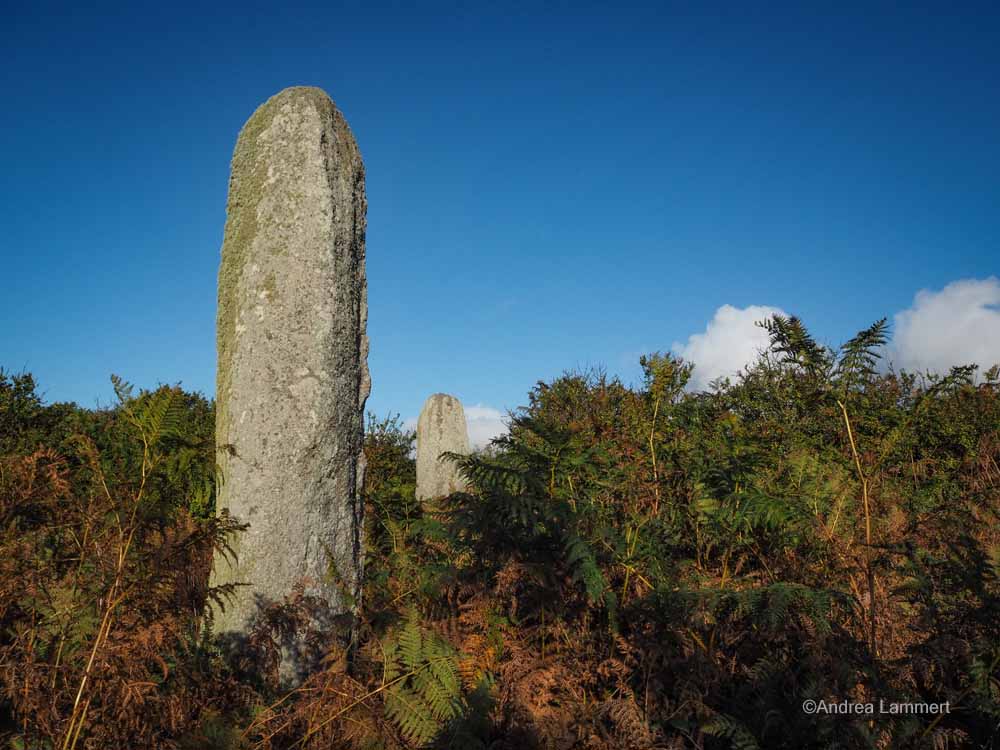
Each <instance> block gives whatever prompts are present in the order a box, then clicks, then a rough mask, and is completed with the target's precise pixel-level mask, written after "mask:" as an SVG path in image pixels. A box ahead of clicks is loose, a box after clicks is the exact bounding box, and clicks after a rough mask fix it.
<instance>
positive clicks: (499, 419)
mask: <svg viewBox="0 0 1000 750" xmlns="http://www.w3.org/2000/svg"><path fill="white" fill-rule="evenodd" d="M464 411H465V424H466V427H467V429H468V431H469V445H470V446H472V449H473V450H479V449H480V448H485V447H486V446H487V445H489V444H490V441H491V440H492V439H493V438H495V437H499V436H500V435H506V434H507V433H508V432H509V431H510V430H509V427H508V425H507V415H506V414H505V413H504V412H502V411H500V410H499V409H494V408H493V407H492V406H486V405H485V404H475V405H474V406H466V407H464ZM403 427H404V428H405V429H407V430H416V429H417V417H410V418H409V419H406V420H404V422H403Z"/></svg>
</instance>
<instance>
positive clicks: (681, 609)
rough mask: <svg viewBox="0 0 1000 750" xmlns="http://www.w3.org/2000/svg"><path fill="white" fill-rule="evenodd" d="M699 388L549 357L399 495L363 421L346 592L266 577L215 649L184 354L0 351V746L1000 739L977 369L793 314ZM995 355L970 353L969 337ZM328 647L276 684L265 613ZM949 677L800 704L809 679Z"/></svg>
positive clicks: (399, 458) (205, 413)
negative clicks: (349, 610)
mask: <svg viewBox="0 0 1000 750" xmlns="http://www.w3.org/2000/svg"><path fill="white" fill-rule="evenodd" d="M766 327H767V330H768V332H769V334H770V339H771V347H770V350H769V351H768V352H766V353H764V354H762V356H761V358H760V359H759V361H758V362H757V363H756V364H754V365H753V366H752V367H750V368H748V370H747V371H746V372H745V373H743V374H741V375H740V376H739V377H737V378H735V379H733V380H732V381H723V382H718V383H716V384H715V386H714V387H713V389H712V390H710V391H709V392H704V393H692V392H689V391H688V390H686V388H685V386H686V384H687V382H688V379H689V377H690V375H691V369H690V366H689V365H687V364H685V363H683V362H682V361H680V360H678V359H677V358H675V357H672V356H669V355H659V354H654V355H651V356H648V357H644V358H643V359H642V367H643V370H644V373H645V378H644V382H643V383H642V385H641V386H638V387H627V386H626V385H623V384H622V383H621V382H619V381H618V380H616V379H613V378H608V377H606V376H604V375H603V374H601V373H584V374H579V373H578V374H567V375H565V376H563V377H561V378H559V379H557V380H555V381H553V382H549V383H539V384H538V385H537V386H536V387H535V388H534V389H533V390H532V391H531V392H530V393H529V394H528V396H527V402H528V403H527V405H526V406H524V407H522V408H521V409H519V410H517V411H516V412H515V413H514V415H513V417H512V423H511V430H510V434H509V435H508V436H505V437H503V438H501V439H499V440H497V441H496V442H495V443H494V445H493V446H492V447H491V448H490V449H489V450H487V451H485V452H482V453H479V454H476V455H473V456H464V457H463V456H453V457H452V460H455V461H457V462H458V463H459V464H460V466H461V468H462V470H463V472H464V473H465V475H466V476H467V477H468V479H469V481H470V491H469V492H468V493H460V494H455V495H452V496H451V497H450V498H448V499H447V501H445V502H444V503H442V504H440V505H439V504H435V507H434V512H433V513H432V512H429V511H428V512H425V511H424V510H423V509H422V508H421V507H420V505H419V504H418V503H417V502H416V501H415V499H414V484H415V470H414V463H413V460H412V458H411V455H412V449H413V440H414V437H413V435H412V434H411V433H409V432H407V431H405V430H404V429H403V428H402V426H401V424H400V422H399V421H398V420H397V419H394V418H387V419H383V420H379V419H375V418H373V417H369V420H368V429H367V433H366V454H367V457H368V477H367V483H366V490H365V493H366V527H367V557H366V584H365V589H364V594H363V599H362V601H361V602H360V606H359V608H358V611H357V615H356V616H354V617H350V618H345V620H344V622H342V623H341V624H340V627H339V628H338V629H337V630H336V631H335V632H308V627H309V625H308V623H309V622H310V618H309V612H310V608H311V607H312V606H313V602H311V601H310V600H309V597H307V596H305V595H303V594H302V593H301V592H290V595H289V597H288V598H287V600H285V601H284V602H282V603H280V604H277V605H275V606H273V607H271V608H270V609H268V610H267V611H265V612H262V613H261V617H260V621H259V624H258V626H257V628H256V631H255V632H254V634H253V637H252V638H251V641H250V651H249V652H248V653H247V654H246V655H245V658H243V659H241V660H239V661H238V662H227V661H226V660H225V659H223V656H222V654H221V653H220V652H219V651H218V650H217V649H216V648H215V646H214V645H213V641H212V637H211V622H208V621H206V618H205V615H204V612H205V604H206V601H208V599H209V598H210V597H212V598H214V599H216V600H219V601H221V602H223V603H224V602H225V598H226V594H227V591H226V590H211V589H209V587H208V571H209V568H210V564H211V557H212V554H213V553H214V554H225V553H226V550H227V540H228V539H230V538H231V535H232V533H234V531H235V530H237V529H238V528H239V524H238V519H230V518H228V517H225V516H223V517H221V518H216V516H215V510H214V482H215V460H214V450H215V448H214V407H213V404H212V403H211V402H208V401H206V400H205V399H204V398H202V397H201V396H199V395H196V394H191V393H186V392H185V391H183V390H181V389H180V388H178V387H166V386H164V387H160V388H158V389H156V390H154V391H149V392H146V391H144V392H139V393H136V392H135V391H133V389H132V388H131V387H129V386H128V385H127V384H125V383H123V382H121V381H118V380H116V381H115V387H116V392H117V394H118V399H119V402H118V404H117V405H115V406H114V407H113V408H107V409H98V410H85V409H80V408H78V407H76V406H73V405H66V404H54V405H50V406H46V405H44V404H43V403H42V401H41V399H40V397H39V395H38V393H37V390H36V386H35V383H34V380H33V379H32V377H31V376H30V375H26V374H23V375H12V374H9V373H3V372H2V371H0V520H2V524H0V626H2V627H0V743H3V746H4V747H9V748H46V749H48V748H51V749H53V750H55V749H58V750H71V749H73V748H95V749H96V748H214V749H217V750H222V749H223V748H229V749H232V750H235V749H237V748H243V749H246V750H251V749H253V750H271V749H274V750H278V749H279V748H280V749H285V748H303V749H311V750H327V749H329V748H417V747H435V748H494V749H499V748H509V749H510V750H516V749H521V748H524V749H529V748H567V749H568V748H591V749H594V750H596V749H604V748H606V749H608V750H610V749H612V748H636V749H643V748H706V749H715V748H719V749H723V748H765V749H769V748H788V749H789V750H796V749H799V748H831V749H832V748H888V747H900V748H924V747H927V748H961V747H970V748H988V747H997V746H1000V579H998V576H1000V377H998V371H997V368H996V367H994V368H992V369H990V370H989V371H987V372H985V373H978V376H977V372H978V371H977V370H976V369H975V368H974V367H971V366H969V367H958V368H956V369H954V370H953V371H952V372H951V373H950V374H948V375H947V376H941V377H932V376H927V377H918V376H915V375H912V374H906V373H889V374H886V373H885V372H884V371H883V370H881V369H880V368H879V367H878V361H877V351H878V350H879V347H880V346H881V345H882V344H883V343H884V340H885V322H884V321H880V322H879V323H876V324H875V325H873V326H872V327H871V328H869V329H867V330H865V331H862V332H860V333H859V334H858V335H857V336H855V337H854V338H853V339H851V340H850V341H849V342H848V343H847V344H845V345H844V346H843V347H842V348H841V349H840V350H838V351H831V350H829V349H826V348H824V347H822V346H820V345H818V344H817V343H816V342H815V341H814V340H813V339H812V338H811V337H810V335H809V333H808V331H807V330H806V329H805V328H804V327H803V325H802V324H801V322H800V321H798V320H796V319H795V318H781V317H776V318H774V319H772V320H770V321H767V323H766ZM984 364H991V363H984ZM292 630H299V631H300V632H301V633H302V635H304V636H305V637H307V638H309V639H311V640H312V642H313V643H315V644H317V645H318V646H320V647H321V648H323V649H324V651H325V652H326V653H327V654H328V656H327V658H326V661H325V667H324V669H323V670H322V671H320V672H318V673H317V674H315V675H313V677H311V678H310V679H309V680H308V681H307V682H306V683H305V684H304V685H302V686H301V687H299V688H298V689H296V690H294V691H291V692H288V691H285V690H283V689H282V688H281V686H280V684H279V682H278V676H277V663H278V655H279V650H278V643H279V642H280V641H281V640H282V638H283V637H285V636H286V635H287V634H288V633H289V632H290V631H292ZM810 700H811V701H826V702H830V703H839V702H842V701H849V702H862V703H863V702H874V703H875V704H876V705H877V704H878V703H879V702H880V701H883V702H885V703H945V702H948V703H949V708H950V711H949V712H947V713H934V714H926V715H899V714H878V713H876V714H875V715H873V716H871V715H865V714H860V715H858V714H848V715H843V714H825V713H817V714H809V713H807V712H806V711H804V710H803V703H804V702H806V701H810Z"/></svg>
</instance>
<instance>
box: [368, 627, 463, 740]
mask: <svg viewBox="0 0 1000 750" xmlns="http://www.w3.org/2000/svg"><path fill="white" fill-rule="evenodd" d="M385 680H386V684H387V685H388V686H389V687H388V689H387V690H386V698H385V713H386V716H387V717H388V718H389V720H390V721H392V723H393V724H395V726H396V727H397V729H398V730H399V732H400V734H402V736H403V737H404V738H405V739H406V740H407V741H408V742H410V743H412V744H414V745H416V746H422V745H426V744H427V743H428V742H430V741H431V740H432V739H434V737H436V736H437V735H438V734H439V733H440V732H441V731H442V730H443V729H444V728H445V727H446V726H447V725H448V724H449V723H450V722H452V721H454V720H456V719H458V718H459V717H460V716H461V715H462V714H463V710H464V703H463V700H462V686H461V680H460V679H459V674H458V654H457V653H456V652H455V650H454V649H453V648H452V647H451V645H450V644H449V643H448V642H447V641H445V640H444V639H443V638H441V637H440V636H438V635H437V634H435V633H433V632H431V631H429V630H427V629H425V628H424V627H422V626H421V624H420V618H419V615H418V614H417V612H416V611H415V610H411V611H410V612H409V614H408V615H407V616H406V620H405V621H404V623H403V626H402V628H401V629H400V631H399V633H398V635H397V636H396V638H395V640H393V641H391V642H390V643H389V645H388V647H387V648H386V655H385Z"/></svg>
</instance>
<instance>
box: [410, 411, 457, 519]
mask: <svg viewBox="0 0 1000 750" xmlns="http://www.w3.org/2000/svg"><path fill="white" fill-rule="evenodd" d="M442 453H460V454H464V455H467V454H468V453H470V451H469V433H468V428H467V426H466V424H465V410H464V409H463V408H462V402H461V401H459V400H458V399H457V398H455V397H454V396H449V395H448V394H447V393H435V394H434V395H433V396H431V397H430V398H428V399H427V401H426V402H425V403H424V408H423V409H422V410H421V412H420V419H419V420H418V421H417V500H420V501H425V500H433V499H435V498H439V497H444V496H445V495H450V494H451V493H453V492H461V491H463V490H465V488H466V484H465V480H464V479H463V478H462V476H461V474H459V472H458V467H457V466H455V464H454V463H453V462H452V461H447V460H444V459H441V458H440V456H441V454H442Z"/></svg>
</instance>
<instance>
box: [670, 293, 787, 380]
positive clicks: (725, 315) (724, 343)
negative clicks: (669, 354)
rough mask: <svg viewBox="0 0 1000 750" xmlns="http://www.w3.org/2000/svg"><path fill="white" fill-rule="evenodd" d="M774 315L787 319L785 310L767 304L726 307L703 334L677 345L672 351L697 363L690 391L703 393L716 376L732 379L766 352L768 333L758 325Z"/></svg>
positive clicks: (720, 309) (716, 315)
mask: <svg viewBox="0 0 1000 750" xmlns="http://www.w3.org/2000/svg"><path fill="white" fill-rule="evenodd" d="M773 315H784V316H787V315H788V313H786V312H785V311H784V310H782V309H781V308H778V307H768V306H766V305H749V306H748V307H744V308H742V309H740V308H738V307H733V306H732V305H723V306H722V307H720V308H719V309H718V310H716V311H715V315H714V316H713V318H712V319H711V320H710V321H709V322H708V326H707V327H706V328H705V332H704V333H695V334H693V335H692V336H690V337H689V338H688V340H687V343H686V344H681V343H679V342H674V345H673V347H672V348H673V350H674V351H675V352H676V353H677V354H679V355H681V356H682V357H683V358H684V359H685V360H686V361H688V362H693V363H694V366H695V367H694V373H693V374H692V376H691V382H690V384H689V387H690V388H693V389H695V390H704V389H705V388H707V387H708V384H709V383H710V382H711V381H712V380H715V379H716V378H717V377H719V376H722V375H725V376H729V377H732V376H733V375H735V374H736V373H737V372H739V371H740V370H742V369H743V368H744V367H745V366H746V365H748V364H750V363H752V362H755V361H756V360H757V355H758V354H759V353H760V352H761V351H762V350H764V349H767V345H768V342H769V339H768V335H767V331H765V330H764V329H763V328H761V327H760V326H759V325H757V322H758V321H762V320H767V319H768V318H770V317H772V316H773Z"/></svg>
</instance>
